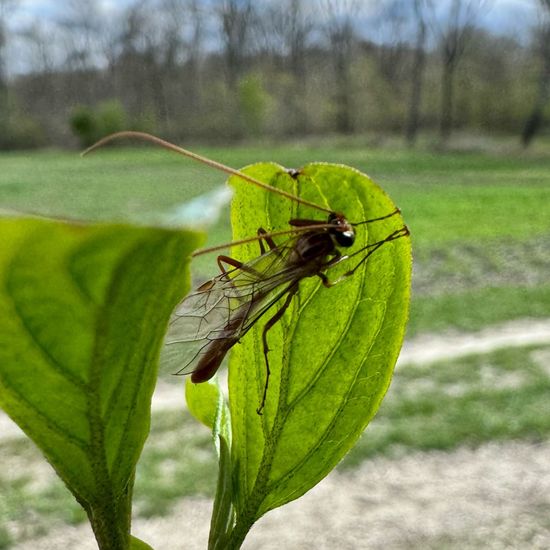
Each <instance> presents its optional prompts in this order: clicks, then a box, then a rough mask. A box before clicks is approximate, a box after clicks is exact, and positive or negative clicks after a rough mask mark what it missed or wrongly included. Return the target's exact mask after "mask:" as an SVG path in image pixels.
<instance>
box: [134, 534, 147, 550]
mask: <svg viewBox="0 0 550 550" xmlns="http://www.w3.org/2000/svg"><path fill="white" fill-rule="evenodd" d="M130 550H153V548H152V547H151V546H149V545H148V544H147V543H146V542H143V541H142V540H140V539H138V538H136V537H132V536H131V535H130Z"/></svg>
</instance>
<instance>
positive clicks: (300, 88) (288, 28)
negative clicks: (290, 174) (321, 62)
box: [265, 0, 314, 134]
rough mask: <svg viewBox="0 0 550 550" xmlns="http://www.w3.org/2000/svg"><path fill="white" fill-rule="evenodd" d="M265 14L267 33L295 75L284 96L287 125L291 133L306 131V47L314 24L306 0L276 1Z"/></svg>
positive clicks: (274, 47) (290, 71)
mask: <svg viewBox="0 0 550 550" xmlns="http://www.w3.org/2000/svg"><path fill="white" fill-rule="evenodd" d="M265 17H266V19H267V21H266V23H267V25H268V26H267V29H266V34H267V35H268V36H269V37H270V38H271V42H272V43H273V49H276V48H277V47H279V49H280V51H279V52H277V53H278V54H279V55H280V56H281V58H283V59H284V60H285V65H286V67H287V70H288V72H289V73H290V74H291V75H292V81H293V82H292V83H293V85H292V87H291V89H289V93H288V94H287V96H286V97H285V98H284V103H285V104H286V105H288V108H289V113H290V117H289V118H290V121H289V125H288V129H289V131H290V132H291V133H292V134H304V133H306V132H307V109H306V84H307V64H306V49H307V44H308V41H309V37H310V35H311V32H312V30H313V29H314V24H313V21H312V18H311V17H310V16H308V15H307V14H306V13H305V10H304V2H303V0H285V1H283V2H280V1H276V2H273V3H272V4H271V6H269V8H268V10H267V12H266V14H265Z"/></svg>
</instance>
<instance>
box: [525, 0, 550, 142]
mask: <svg viewBox="0 0 550 550" xmlns="http://www.w3.org/2000/svg"><path fill="white" fill-rule="evenodd" d="M539 4H540V11H539V25H538V28H537V29H536V43H537V49H538V52H539V57H540V60H541V68H540V73H539V81H538V89H537V95H536V97H535V103H534V105H533V108H532V110H531V113H530V114H529V117H528V118H527V120H526V121H525V125H524V127H523V131H522V134H521V142H522V144H523V146H524V147H527V146H528V145H529V144H530V143H531V141H532V140H533V138H534V137H535V135H536V133H537V132H538V131H539V129H540V127H541V126H542V123H543V120H544V109H545V107H546V105H547V104H548V101H549V100H550V0H539Z"/></svg>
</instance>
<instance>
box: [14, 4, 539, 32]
mask: <svg viewBox="0 0 550 550" xmlns="http://www.w3.org/2000/svg"><path fill="white" fill-rule="evenodd" d="M82 1H83V2H85V1H86V0H82ZM364 1H365V3H367V4H369V3H370V4H376V0H364ZM411 1H412V0H411ZM438 1H439V2H444V1H446V0H438ZM491 1H492V9H491V10H490V11H489V12H488V14H487V15H486V17H485V25H487V26H488V27H489V28H490V29H491V30H499V29H502V30H503V31H510V30H512V31H514V30H515V28H516V27H517V26H518V25H521V24H522V22H523V21H522V20H524V19H526V18H527V19H530V20H533V18H534V15H535V12H536V4H537V0H491ZM131 3H132V0H100V4H101V6H102V8H103V10H105V11H106V12H109V11H113V10H117V9H120V8H121V7H124V6H125V5H128V4H131ZM63 5H64V2H63V1H62V0H61V1H60V0H19V9H18V10H17V12H16V14H14V15H13V16H12V19H13V20H12V27H20V26H25V25H26V24H28V23H29V22H32V21H33V20H35V19H36V18H37V17H38V18H45V19H50V18H54V17H55V16H56V15H60V14H62V13H63Z"/></svg>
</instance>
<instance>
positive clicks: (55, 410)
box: [0, 219, 197, 548]
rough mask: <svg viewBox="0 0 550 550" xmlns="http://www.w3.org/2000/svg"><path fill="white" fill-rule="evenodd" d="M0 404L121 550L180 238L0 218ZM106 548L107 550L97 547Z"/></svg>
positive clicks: (181, 259) (174, 287)
mask: <svg viewBox="0 0 550 550" xmlns="http://www.w3.org/2000/svg"><path fill="white" fill-rule="evenodd" d="M0 235H1V236H2V246H1V247H0V278H1V281H2V285H1V286H0V406H1V407H2V408H3V409H4V410H5V411H6V412H7V413H8V414H9V415H10V416H11V417H12V418H13V420H15V422H17V423H18V424H19V426H20V427H21V428H23V430H24V431H25V432H26V433H27V435H28V436H29V437H30V438H31V439H32V440H33V441H34V442H35V443H36V444H37V445H38V446H39V447H40V449H41V450H42V451H43V452H44V454H45V455H46V458H47V459H48V460H49V462H50V463H51V464H52V465H53V467H54V468H55V470H56V471H57V473H58V474H59V476H60V477H61V478H62V479H63V481H64V482H65V483H66V485H67V486H68V487H69V489H70V490H71V491H72V492H73V494H74V495H75V497H76V499H77V500H78V502H80V504H81V505H82V506H83V507H84V508H85V509H86V511H87V513H88V516H89V517H90V520H91V522H92V527H93V528H94V531H95V533H96V538H98V541H99V542H100V546H101V544H102V543H103V544H108V545H110V546H101V547H109V548H127V545H128V530H129V518H130V501H131V492H132V483H133V474H134V470H135V465H136V462H137V460H138V457H139V455H140V453H141V449H142V447H143V444H144V442H145V439H146V437H147V434H148V430H149V420H150V403H151V396H152V393H153V389H154V386H155V382H156V375H157V364H158V356H159V350H160V347H161V344H162V339H163V335H164V332H165V329H166V325H167V322H168V318H169V315H170V312H171V310H172V308H173V307H174V305H175V304H176V302H177V301H178V300H179V299H180V298H181V296H182V295H183V294H184V293H185V291H186V290H187V287H188V279H189V274H188V266H187V264H188V257H189V255H190V253H191V251H192V249H193V248H194V247H195V246H196V244H197V237H196V236H195V235H194V234H192V233H189V232H177V231H168V230H163V229H156V228H144V227H132V226H125V225H76V224H69V223H60V222H53V221H44V220H36V219H33V220H27V219H9V220H0ZM106 541H107V542H106Z"/></svg>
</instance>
